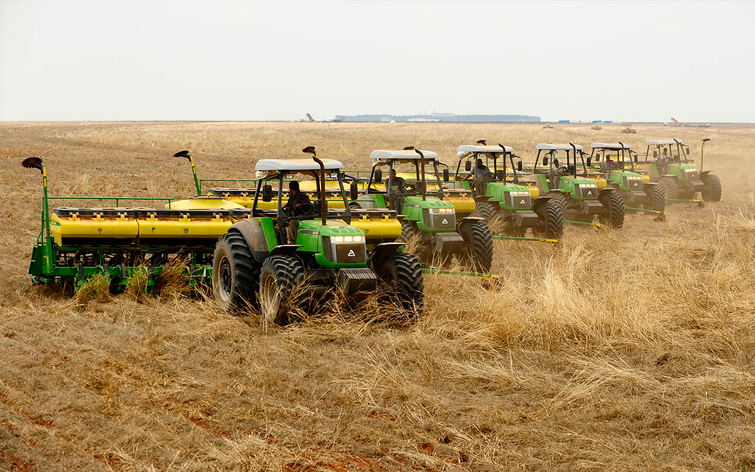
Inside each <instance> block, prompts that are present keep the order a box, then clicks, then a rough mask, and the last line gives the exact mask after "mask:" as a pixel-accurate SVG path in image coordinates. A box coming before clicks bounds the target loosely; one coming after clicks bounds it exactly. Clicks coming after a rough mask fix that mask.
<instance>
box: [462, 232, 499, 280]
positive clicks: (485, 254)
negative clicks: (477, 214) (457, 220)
mask: <svg viewBox="0 0 755 472" xmlns="http://www.w3.org/2000/svg"><path fill="white" fill-rule="evenodd" d="M459 233H460V234H461V237H462V238H463V239H464V249H465V253H464V256H463V257H464V259H465V262H467V263H468V264H469V265H470V266H472V268H473V269H474V270H476V271H480V272H490V267H491V266H492V265H493V236H492V235H491V234H490V229H489V228H488V225H486V224H485V223H484V222H481V221H479V220H478V221H474V222H471V223H467V224H464V225H462V226H461V228H459Z"/></svg>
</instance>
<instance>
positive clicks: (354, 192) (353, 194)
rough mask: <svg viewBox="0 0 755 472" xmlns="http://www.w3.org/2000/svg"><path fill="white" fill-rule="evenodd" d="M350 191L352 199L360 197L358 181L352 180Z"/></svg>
mask: <svg viewBox="0 0 755 472" xmlns="http://www.w3.org/2000/svg"><path fill="white" fill-rule="evenodd" d="M349 193H350V194H351V195H349V196H350V197H351V199H352V200H356V199H357V198H359V186H357V183H356V182H351V185H349Z"/></svg>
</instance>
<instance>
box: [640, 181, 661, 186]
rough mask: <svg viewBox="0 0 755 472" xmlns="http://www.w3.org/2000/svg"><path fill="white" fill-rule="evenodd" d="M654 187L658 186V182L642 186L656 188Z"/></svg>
mask: <svg viewBox="0 0 755 472" xmlns="http://www.w3.org/2000/svg"><path fill="white" fill-rule="evenodd" d="M656 185H658V182H648V183H646V184H644V185H643V187H653V186H656Z"/></svg>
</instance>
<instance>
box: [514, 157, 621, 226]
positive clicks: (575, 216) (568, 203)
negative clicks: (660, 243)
mask: <svg viewBox="0 0 755 472" xmlns="http://www.w3.org/2000/svg"><path fill="white" fill-rule="evenodd" d="M535 149H537V158H536V160H535V165H534V167H533V169H532V174H530V175H526V176H524V177H522V178H520V179H519V181H520V183H522V184H523V185H527V186H535V187H537V189H538V191H539V192H540V193H541V194H542V193H549V194H552V195H553V196H552V198H551V200H555V201H557V202H558V203H559V204H560V205H561V207H562V210H563V213H564V216H565V217H566V218H568V219H566V220H564V221H565V222H568V223H574V224H588V225H594V224H595V223H593V219H594V218H595V217H596V216H597V217H598V219H599V221H600V224H606V225H608V226H611V227H613V228H621V227H622V226H623V225H624V201H623V200H622V198H621V195H619V193H618V192H617V191H616V190H615V189H614V188H612V187H608V186H604V187H603V188H600V184H603V185H605V179H602V178H596V179H590V178H587V167H586V165H585V153H584V148H583V147H582V146H580V145H576V144H571V143H570V144H549V143H540V144H538V145H537V146H536V147H535ZM559 155H561V156H562V158H561V160H562V161H565V163H564V162H559V161H558V156H559ZM578 169H581V171H582V172H581V175H578V171H577V170H578ZM599 182H600V184H599Z"/></svg>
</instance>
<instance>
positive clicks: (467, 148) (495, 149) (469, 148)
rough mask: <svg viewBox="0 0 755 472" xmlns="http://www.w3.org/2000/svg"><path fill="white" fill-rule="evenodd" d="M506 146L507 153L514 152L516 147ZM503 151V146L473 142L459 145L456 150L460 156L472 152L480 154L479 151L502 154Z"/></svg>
mask: <svg viewBox="0 0 755 472" xmlns="http://www.w3.org/2000/svg"><path fill="white" fill-rule="evenodd" d="M504 147H505V148H506V152H507V153H511V152H514V148H513V147H510V146H504ZM502 152H503V149H501V146H480V145H471V144H465V145H463V146H459V149H457V150H456V155H457V156H459V157H466V156H468V155H470V154H478V153H488V154H491V153H492V154H501V153H502Z"/></svg>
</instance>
